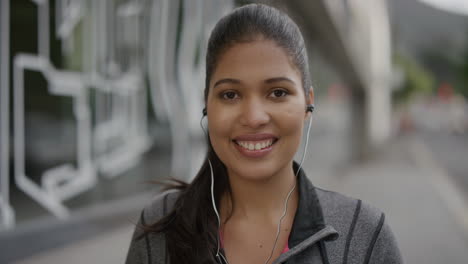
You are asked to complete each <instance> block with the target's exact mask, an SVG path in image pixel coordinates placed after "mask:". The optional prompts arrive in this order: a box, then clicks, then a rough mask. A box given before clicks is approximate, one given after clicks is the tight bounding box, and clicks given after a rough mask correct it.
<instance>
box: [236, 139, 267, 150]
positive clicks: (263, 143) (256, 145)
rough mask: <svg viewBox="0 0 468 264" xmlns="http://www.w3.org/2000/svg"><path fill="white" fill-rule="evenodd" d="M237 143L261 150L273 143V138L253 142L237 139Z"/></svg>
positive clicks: (244, 146)
mask: <svg viewBox="0 0 468 264" xmlns="http://www.w3.org/2000/svg"><path fill="white" fill-rule="evenodd" d="M236 142H237V144H238V145H239V146H241V147H243V148H245V149H248V150H260V149H264V148H267V147H269V146H271V145H272V144H273V139H268V140H265V141H261V142H251V141H236Z"/></svg>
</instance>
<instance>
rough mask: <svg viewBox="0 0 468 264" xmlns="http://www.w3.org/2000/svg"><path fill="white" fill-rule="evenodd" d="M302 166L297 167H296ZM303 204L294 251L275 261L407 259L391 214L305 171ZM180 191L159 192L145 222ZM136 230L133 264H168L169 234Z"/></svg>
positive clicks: (393, 263)
mask: <svg viewBox="0 0 468 264" xmlns="http://www.w3.org/2000/svg"><path fill="white" fill-rule="evenodd" d="M296 169H297V166H296ZM298 186H299V188H298V190H299V204H298V208H297V212H296V215H295V218H294V222H293V226H292V230H291V233H290V236H289V241H288V246H289V248H290V250H289V251H287V252H286V253H283V254H282V255H280V256H279V257H278V258H277V259H276V260H275V261H274V264H279V263H287V264H302V263H304V264H305V263H307V264H315V263H317V264H318V263H324V264H329V263H333V264H334V263H343V264H345V263H349V264H357V263H363V264H364V263H365V264H367V263H375V264H377V263H379V264H380V263H382V264H383V263H385V264H397V263H402V259H401V255H400V251H399V249H398V247H397V245H396V241H395V238H394V236H393V233H392V231H391V230H390V227H389V226H388V224H387V223H386V222H385V215H384V214H383V213H382V212H380V211H379V210H378V209H376V208H373V207H372V206H370V205H368V204H366V203H364V202H362V201H361V200H356V199H352V198H349V197H346V196H344V195H341V194H338V193H336V192H330V191H326V190H322V189H319V188H316V187H314V186H313V185H312V183H311V182H310V181H309V180H308V179H307V177H306V176H305V174H304V172H303V171H301V172H300V173H299V175H298ZM178 195H179V193H178V192H174V191H172V192H166V193H163V194H162V195H160V196H158V197H157V198H156V199H155V200H154V201H153V203H152V204H150V205H149V206H147V207H146V208H145V209H144V210H143V212H142V214H141V219H140V222H141V223H146V224H150V223H154V222H156V221H157V220H158V219H160V218H161V217H162V216H163V215H164V214H165V213H167V212H169V210H170V209H171V208H172V206H173V204H174V202H175V200H176V199H177V197H178ZM140 234H141V230H140V229H139V228H136V229H135V233H134V236H133V237H134V238H133V239H132V242H131V245H130V249H129V252H128V255H127V261H126V263H127V264H133V263H135V264H163V263H164V264H165V263H167V256H166V249H165V239H164V235H163V234H161V233H160V234H147V235H145V236H144V237H142V238H141V239H136V237H137V236H138V235H140Z"/></svg>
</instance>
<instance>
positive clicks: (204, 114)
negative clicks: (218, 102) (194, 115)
mask: <svg viewBox="0 0 468 264" xmlns="http://www.w3.org/2000/svg"><path fill="white" fill-rule="evenodd" d="M202 113H203V116H206V114H207V113H206V107H205V108H203V111H202Z"/></svg>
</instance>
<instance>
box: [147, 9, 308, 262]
mask: <svg viewBox="0 0 468 264" xmlns="http://www.w3.org/2000/svg"><path fill="white" fill-rule="evenodd" d="M259 37H261V38H264V39H268V40H272V41H274V42H275V43H276V44H277V45H278V46H279V47H281V48H283V49H284V50H285V52H286V53H287V54H288V56H289V58H290V59H291V61H292V63H293V64H294V65H295V66H296V67H297V69H298V70H299V71H300V73H301V75H302V86H303V89H304V92H305V94H306V95H307V94H308V92H309V88H310V86H311V81H310V73H309V67H308V58H307V51H306V48H305V44H304V39H303V38H302V35H301V32H300V31H299V28H298V27H297V25H296V24H295V23H294V22H293V21H292V20H291V19H290V18H289V17H288V16H287V15H285V14H284V13H282V12H280V11H279V10H277V9H275V8H273V7H269V6H266V5H262V4H249V5H245V6H242V7H240V8H237V9H235V10H234V11H233V12H231V13H230V14H228V15H227V16H225V17H223V18H222V19H221V20H220V21H219V22H218V23H217V24H216V26H215V28H214V29H213V31H212V32H211V36H210V39H209V41H208V50H207V55H206V82H205V101H206V98H207V96H208V92H209V84H210V80H211V76H212V74H213V72H214V70H215V69H216V66H217V63H218V60H219V58H220V56H221V55H222V54H223V52H225V51H226V50H227V49H228V48H229V47H230V46H232V45H234V44H236V43H242V42H249V41H254V40H257V39H258V38H259ZM209 161H211V164H212V165H213V172H214V175H215V177H216V180H215V186H214V197H215V201H216V204H217V205H219V202H220V200H221V196H222V195H223V194H224V193H227V194H230V192H231V189H230V185H229V179H228V174H227V170H226V167H225V166H224V164H223V163H222V162H221V160H220V159H219V157H218V156H217V155H216V153H215V152H214V150H213V147H212V146H211V143H210V142H209V140H208V153H207V156H206V158H205V161H204V163H203V165H202V166H201V168H200V170H199V171H198V173H197V175H196V176H195V179H194V180H193V181H192V182H191V183H190V184H186V183H183V182H180V181H177V180H175V181H173V182H174V183H176V184H175V185H171V187H170V188H175V189H179V190H180V191H181V192H180V195H179V197H178V198H177V200H176V202H175V204H174V208H173V210H172V211H171V212H170V213H168V214H167V215H166V216H165V217H163V218H162V219H161V220H159V221H158V222H156V223H154V224H152V225H150V226H144V227H143V228H144V229H145V230H146V233H147V232H157V233H159V232H163V233H164V234H165V238H166V248H167V254H168V256H169V259H170V261H171V263H215V262H216V260H215V254H216V250H217V238H218V233H217V232H218V229H217V225H218V223H217V218H216V215H215V213H214V210H212V209H211V208H212V201H211V190H210V187H211V174H210V167H209ZM231 201H232V199H231ZM232 202H234V201H232ZM231 208H232V207H231Z"/></svg>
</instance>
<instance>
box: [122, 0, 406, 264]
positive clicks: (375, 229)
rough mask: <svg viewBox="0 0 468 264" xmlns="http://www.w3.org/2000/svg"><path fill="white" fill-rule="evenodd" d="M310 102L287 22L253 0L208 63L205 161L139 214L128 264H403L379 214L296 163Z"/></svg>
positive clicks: (229, 24)
mask: <svg viewBox="0 0 468 264" xmlns="http://www.w3.org/2000/svg"><path fill="white" fill-rule="evenodd" d="M313 101H314V94H313V90H312V87H311V80H310V75H309V69H308V59H307V52H306V48H305V44H304V40H303V38H302V35H301V33H300V31H299V29H298V27H297V26H296V24H295V23H294V22H293V21H292V20H291V19H290V18H289V17H287V16H286V15H285V14H283V13H281V12H280V11H278V10H276V9H274V8H272V7H268V6H265V5H260V4H251V5H246V6H243V7H240V8H237V9H235V10H234V11H233V12H232V13H230V14H229V15H227V16H225V17H224V18H222V19H221V20H220V21H219V22H218V24H217V25H216V26H215V28H214V29H213V32H212V34H211V37H210V40H209V43H208V51H207V56H206V86H205V102H206V108H205V109H204V111H203V116H206V119H207V123H208V125H207V126H206V127H205V128H204V129H206V130H207V136H208V153H207V157H206V159H205V162H204V163H203V165H202V167H201V168H200V171H199V172H198V174H197V176H196V177H195V179H194V180H193V182H192V183H190V184H184V183H178V185H175V186H174V187H173V189H174V190H173V191H169V192H165V193H163V194H162V195H160V196H159V197H158V198H157V199H156V200H155V201H154V202H153V203H152V204H151V205H149V206H148V207H147V208H145V209H144V210H143V212H142V214H141V219H140V224H139V225H138V226H137V228H136V230H135V234H134V238H133V240H132V243H131V245H130V250H129V253H128V256H127V263H158V264H159V263H178V264H179V263H230V264H249V263H252V264H263V263H401V257H400V253H399V251H398V248H397V246H396V243H395V240H394V237H393V235H392V232H391V231H390V229H389V227H388V225H387V224H386V223H385V218H384V215H383V214H382V213H381V212H380V211H378V210H377V209H374V208H371V207H370V206H369V205H367V204H365V203H363V202H361V201H360V200H355V199H351V198H348V197H345V196H343V195H340V194H337V193H334V192H329V191H324V190H321V189H318V188H315V187H314V186H313V185H312V184H311V182H310V181H309V179H308V178H307V177H306V175H305V174H304V172H303V170H302V169H301V165H302V164H297V163H295V162H294V161H293V157H294V154H295V153H296V151H297V150H298V148H299V145H300V142H301V138H302V136H303V135H302V131H303V128H304V126H307V127H308V129H309V128H310V124H311V122H310V120H311V119H310V118H311V115H312V111H313ZM306 139H308V132H307V135H306ZM306 145H307V142H306ZM301 163H302V161H301Z"/></svg>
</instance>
